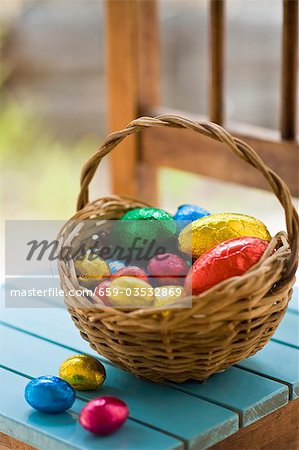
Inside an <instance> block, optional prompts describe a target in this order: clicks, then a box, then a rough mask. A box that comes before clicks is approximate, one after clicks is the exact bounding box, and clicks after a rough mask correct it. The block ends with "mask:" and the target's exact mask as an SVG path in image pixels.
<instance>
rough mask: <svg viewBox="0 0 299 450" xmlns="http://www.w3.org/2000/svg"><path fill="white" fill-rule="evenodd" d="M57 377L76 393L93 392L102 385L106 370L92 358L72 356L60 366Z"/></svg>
mask: <svg viewBox="0 0 299 450" xmlns="http://www.w3.org/2000/svg"><path fill="white" fill-rule="evenodd" d="M59 376H60V378H62V379H63V380H65V381H67V382H68V383H69V384H70V385H71V386H72V387H73V388H74V389H76V390H78V391H94V390H96V389H99V388H100V387H101V386H102V384H103V383H104V381H105V378H106V370H105V367H104V366H103V364H101V363H100V361H98V360H97V359H96V358H93V357H92V356H88V355H74V356H70V357H69V358H67V359H66V360H65V361H64V362H63V363H62V364H61V366H60V369H59Z"/></svg>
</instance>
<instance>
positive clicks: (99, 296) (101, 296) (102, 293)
mask: <svg viewBox="0 0 299 450" xmlns="http://www.w3.org/2000/svg"><path fill="white" fill-rule="evenodd" d="M110 283H111V280H105V281H102V283H99V284H98V285H97V287H96V290H95V298H94V300H93V303H96V304H97V303H101V302H102V303H104V305H106V306H111V303H110V302H109V299H108V297H107V293H106V289H107V288H108V287H109V286H110Z"/></svg>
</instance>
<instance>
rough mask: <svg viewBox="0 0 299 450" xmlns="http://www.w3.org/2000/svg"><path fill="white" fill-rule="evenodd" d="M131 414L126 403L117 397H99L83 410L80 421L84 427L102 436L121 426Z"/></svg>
mask: <svg viewBox="0 0 299 450" xmlns="http://www.w3.org/2000/svg"><path fill="white" fill-rule="evenodd" d="M128 416H129V408H128V407H127V405H126V403H125V402H124V401H122V400H121V399H119V398H117V397H109V396H105V397H98V398H94V399H93V400H90V401H89V402H88V403H87V404H86V405H85V406H84V407H83V409H82V410H81V412H80V416H79V422H80V424H81V425H82V427H83V428H85V429H86V430H88V431H90V432H91V433H95V434H98V435H101V436H105V435H108V434H111V433H113V432H114V431H116V430H117V429H118V428H120V427H121V426H122V425H123V424H124V423H125V421H126V420H127V418H128Z"/></svg>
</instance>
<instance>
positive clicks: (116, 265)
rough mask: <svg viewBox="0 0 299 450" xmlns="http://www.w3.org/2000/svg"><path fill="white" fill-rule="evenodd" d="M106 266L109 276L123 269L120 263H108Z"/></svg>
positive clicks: (123, 265)
mask: <svg viewBox="0 0 299 450" xmlns="http://www.w3.org/2000/svg"><path fill="white" fill-rule="evenodd" d="M108 264H109V269H110V274H111V275H113V274H114V273H115V272H117V271H118V270H120V269H123V268H124V267H125V264H124V263H123V262H122V261H109V262H108Z"/></svg>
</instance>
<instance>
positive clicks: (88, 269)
mask: <svg viewBox="0 0 299 450" xmlns="http://www.w3.org/2000/svg"><path fill="white" fill-rule="evenodd" d="M75 268H76V273H77V275H78V278H79V282H80V284H82V285H83V286H86V287H91V286H93V285H95V284H98V283H100V282H101V281H102V280H103V279H104V278H107V277H109V275H110V268H109V265H108V263H107V262H106V261H105V260H104V259H101V258H99V257H98V255H95V254H88V255H84V256H81V257H80V258H78V259H77V260H76V261H75Z"/></svg>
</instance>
